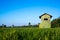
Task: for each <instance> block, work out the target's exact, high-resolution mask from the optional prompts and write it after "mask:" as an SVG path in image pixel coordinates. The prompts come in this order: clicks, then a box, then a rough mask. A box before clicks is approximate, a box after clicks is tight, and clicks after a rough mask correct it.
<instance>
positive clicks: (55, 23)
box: [51, 17, 60, 28]
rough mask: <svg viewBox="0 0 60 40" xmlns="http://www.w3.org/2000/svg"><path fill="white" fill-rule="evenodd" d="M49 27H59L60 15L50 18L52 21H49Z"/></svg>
mask: <svg viewBox="0 0 60 40" xmlns="http://www.w3.org/2000/svg"><path fill="white" fill-rule="evenodd" d="M51 27H52V28H55V27H60V17H58V18H56V19H53V20H52V22H51Z"/></svg>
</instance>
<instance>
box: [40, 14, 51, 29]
mask: <svg viewBox="0 0 60 40" xmlns="http://www.w3.org/2000/svg"><path fill="white" fill-rule="evenodd" d="M44 18H48V20H44ZM41 21H42V22H41V23H40V24H39V28H51V22H50V16H49V15H43V16H42V17H41Z"/></svg>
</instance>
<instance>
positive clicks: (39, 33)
mask: <svg viewBox="0 0 60 40" xmlns="http://www.w3.org/2000/svg"><path fill="white" fill-rule="evenodd" d="M0 40H60V28H43V29H42V28H41V29H39V28H0Z"/></svg>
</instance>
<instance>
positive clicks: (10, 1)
mask: <svg viewBox="0 0 60 40" xmlns="http://www.w3.org/2000/svg"><path fill="white" fill-rule="evenodd" d="M43 13H48V14H51V15H52V16H53V17H52V19H54V18H57V17H59V16H60V0H0V25H1V24H6V25H12V24H14V25H28V23H29V22H31V24H33V25H34V24H38V23H40V22H41V20H40V19H39V16H40V15H42V14H43Z"/></svg>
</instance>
